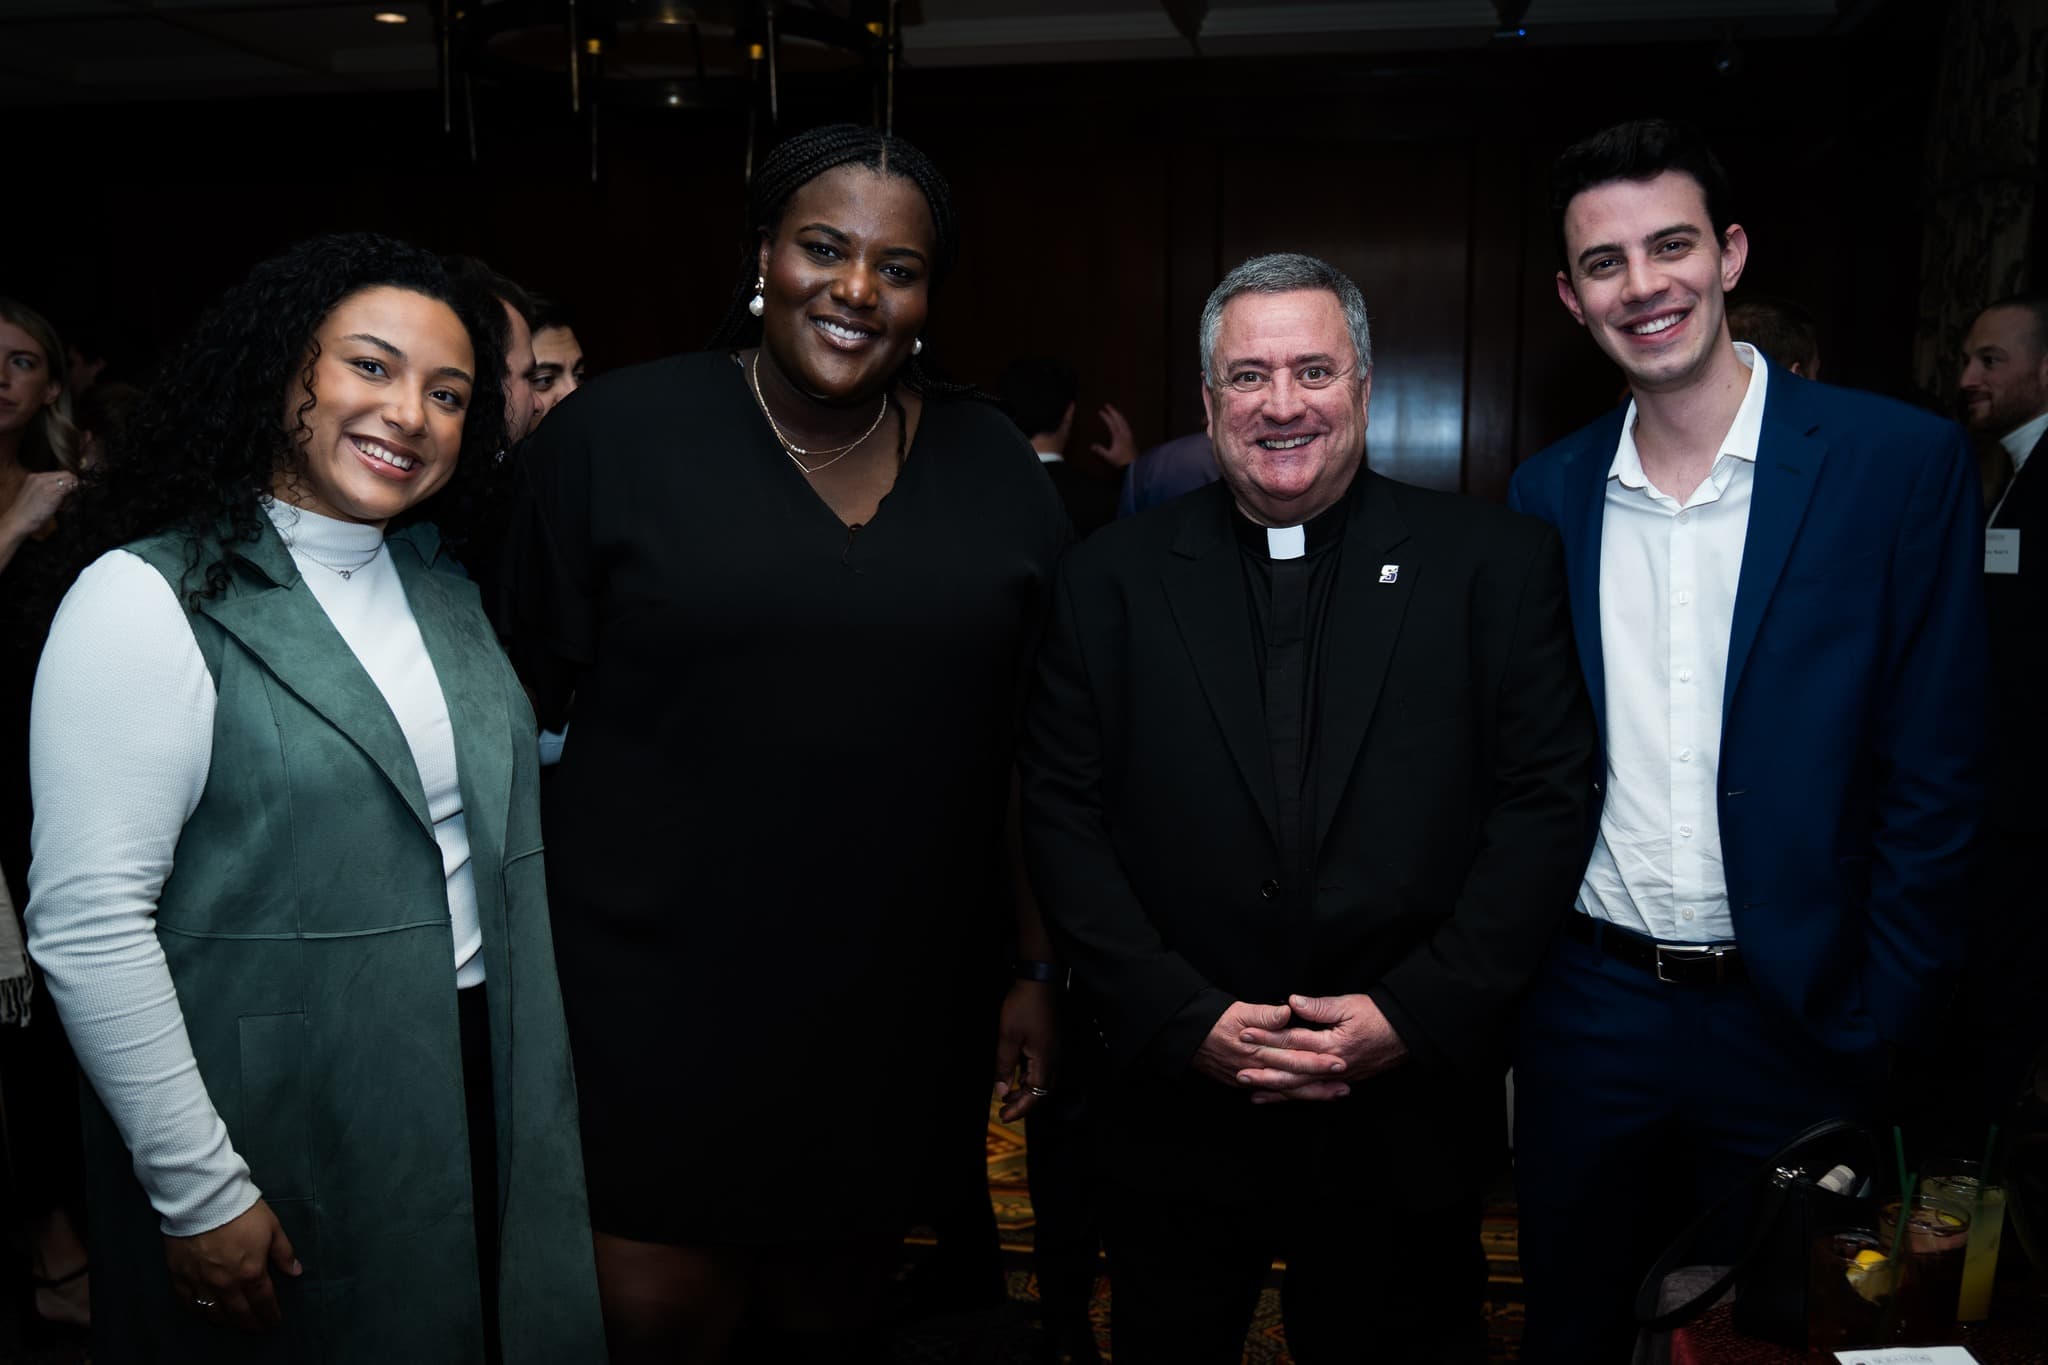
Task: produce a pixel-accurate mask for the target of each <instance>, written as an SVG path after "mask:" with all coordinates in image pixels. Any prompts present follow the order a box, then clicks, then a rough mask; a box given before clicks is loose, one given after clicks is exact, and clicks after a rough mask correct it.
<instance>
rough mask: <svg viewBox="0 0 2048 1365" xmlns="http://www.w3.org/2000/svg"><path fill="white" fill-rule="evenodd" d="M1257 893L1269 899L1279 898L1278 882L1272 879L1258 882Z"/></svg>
mask: <svg viewBox="0 0 2048 1365" xmlns="http://www.w3.org/2000/svg"><path fill="white" fill-rule="evenodd" d="M1259 894H1260V895H1261V896H1264V897H1265V898H1266V899H1267V900H1269V901H1270V900H1278V899H1279V898H1280V883H1278V882H1276V881H1272V880H1267V881H1263V882H1260V883H1259Z"/></svg>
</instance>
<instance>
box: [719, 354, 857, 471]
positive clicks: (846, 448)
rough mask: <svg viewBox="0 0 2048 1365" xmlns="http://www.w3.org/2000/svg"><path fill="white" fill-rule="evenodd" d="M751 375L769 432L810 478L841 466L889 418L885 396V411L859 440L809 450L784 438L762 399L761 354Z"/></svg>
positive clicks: (784, 452)
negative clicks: (806, 458)
mask: <svg viewBox="0 0 2048 1365" xmlns="http://www.w3.org/2000/svg"><path fill="white" fill-rule="evenodd" d="M747 374H748V377H749V378H750V379H752V380H753V383H754V401H755V402H756V403H759V404H760V405H761V415H762V416H763V417H766V418H767V419H768V430H770V431H772V432H774V433H775V441H776V444H777V445H780V446H781V447H782V453H783V454H785V455H787V456H789V462H790V463H791V464H793V465H795V466H796V467H797V468H798V469H801V470H803V472H804V473H805V474H806V475H810V474H816V473H817V472H818V471H819V470H821V469H828V468H830V467H831V466H833V465H835V464H838V463H839V462H840V461H841V460H843V459H845V458H846V457H847V456H848V455H851V454H852V453H853V451H854V448H855V447H856V446H858V445H860V444H861V443H862V442H863V441H865V440H867V438H868V437H870V436H872V435H874V434H875V433H876V432H877V431H879V430H880V429H881V426H882V419H883V418H884V417H887V416H888V415H889V395H888V394H886V393H884V394H883V395H882V406H881V409H880V410H879V411H877V412H876V413H875V420H874V421H872V422H870V423H868V429H867V430H866V431H863V432H862V433H861V434H860V435H859V436H857V437H855V438H854V439H853V440H851V441H849V442H847V443H846V444H845V445H843V446H833V447H831V448H830V449H828V450H805V449H804V448H803V447H802V446H800V445H798V444H797V443H796V442H794V441H792V440H790V439H789V438H788V437H787V436H784V435H783V434H782V427H781V426H780V425H779V424H778V423H777V422H776V420H775V414H774V413H772V412H770V411H768V400H767V399H766V398H764V397H762V396H761V353H760V352H759V351H756V352H754V364H753V367H752V368H751V369H749V370H748V372H747ZM799 455H830V456H831V457H832V458H831V459H829V460H826V461H824V462H823V463H821V464H813V465H807V464H805V463H804V462H803V461H802V460H799V459H798V458H797V456H799Z"/></svg>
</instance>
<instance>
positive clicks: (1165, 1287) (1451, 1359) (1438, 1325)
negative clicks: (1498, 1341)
mask: <svg viewBox="0 0 2048 1365" xmlns="http://www.w3.org/2000/svg"><path fill="white" fill-rule="evenodd" d="M1284 1165H1285V1162H1284V1159H1282V1160H1281V1161H1279V1162H1277V1163H1276V1166H1277V1167H1282V1168H1284ZM1385 1175H1386V1178H1388V1179H1400V1178H1402V1174H1401V1173H1400V1172H1392V1171H1390V1172H1386V1173H1385ZM1217 1178H1218V1179H1230V1180H1235V1181H1242V1182H1249V1183H1253V1184H1256V1183H1258V1182H1260V1181H1261V1180H1262V1179H1264V1180H1270V1181H1273V1182H1274V1183H1279V1182H1281V1181H1289V1182H1290V1183H1293V1184H1294V1185H1295V1190H1294V1192H1293V1193H1292V1195H1291V1197H1288V1198H1284V1199H1275V1200H1274V1201H1272V1202H1271V1203H1270V1204H1266V1205H1263V1206H1262V1207H1260V1208H1258V1209H1254V1210H1247V1209H1242V1208H1235V1207H1219V1206H1215V1205H1210V1204H1204V1203H1202V1202H1199V1201H1198V1200H1196V1199H1194V1198H1189V1197H1184V1196H1164V1195H1156V1194H1148V1193H1145V1192H1141V1191H1132V1190H1130V1189H1128V1188H1119V1187H1118V1186H1117V1185H1116V1183H1115V1182H1114V1181H1113V1180H1106V1181H1105V1182H1104V1184H1105V1190H1104V1205H1105V1208H1104V1213H1105V1218H1104V1240H1105V1241H1106V1243H1107V1244H1108V1248H1109V1284H1110V1337H1111V1353H1112V1355H1113V1356H1114V1357H1115V1359H1116V1362H1117V1365H1238V1362H1239V1361H1240V1360H1241V1359H1242V1356H1243V1352H1244V1344H1245V1333H1246V1330H1247V1328H1249V1327H1250V1325H1251V1319H1252V1313H1253V1310H1254V1309H1255V1308H1256V1307H1257V1306H1258V1299H1259V1290H1260V1289H1261V1287H1263V1286H1264V1284H1265V1283H1266V1277H1267V1274H1268V1273H1269V1271H1270V1270H1271V1267H1272V1263H1273V1260H1274V1258H1275V1257H1276V1256H1278V1257H1281V1258H1284V1259H1285V1260H1286V1262H1287V1271H1286V1275H1285V1278H1284V1279H1283V1281H1282V1284H1281V1289H1280V1296H1281V1313H1282V1318H1283V1321H1284V1326H1285V1330H1286V1335H1287V1349H1288V1351H1289V1353H1290V1354H1291V1355H1292V1356H1293V1358H1294V1359H1295V1360H1296V1361H1298V1362H1300V1365H1333V1363H1341V1365H1383V1363H1384V1365H1468V1362H1479V1361H1483V1360H1484V1359H1485V1358H1486V1331H1485V1323H1484V1320H1483V1319H1482V1317H1481V1315H1480V1304H1481V1302H1482V1300H1483V1299H1484V1297H1485V1292H1486V1258H1485V1254H1484V1253H1483V1251H1482V1250H1481V1248H1480V1245H1479V1201H1478V1199H1477V1198H1471V1199H1460V1200H1459V1201H1458V1202H1456V1203H1455V1204H1452V1205H1450V1206H1448V1207H1444V1208H1437V1209H1429V1210H1422V1211H1415V1210H1410V1209H1394V1208H1390V1207H1389V1206H1388V1203H1387V1201H1386V1199H1385V1198H1384V1196H1383V1194H1381V1195H1375V1194H1373V1193H1372V1192H1370V1191H1368V1192H1366V1193H1362V1194H1361V1193H1356V1192H1347V1193H1345V1194H1343V1195H1335V1196H1319V1195H1318V1194H1316V1193H1314V1192H1310V1191H1305V1190H1303V1189H1302V1188H1301V1182H1300V1179H1299V1173H1298V1172H1289V1171H1286V1170H1285V1169H1274V1170H1268V1171H1264V1172H1262V1171H1260V1170H1257V1169H1247V1170H1240V1171H1231V1172H1222V1171H1219V1172H1218V1173H1217Z"/></svg>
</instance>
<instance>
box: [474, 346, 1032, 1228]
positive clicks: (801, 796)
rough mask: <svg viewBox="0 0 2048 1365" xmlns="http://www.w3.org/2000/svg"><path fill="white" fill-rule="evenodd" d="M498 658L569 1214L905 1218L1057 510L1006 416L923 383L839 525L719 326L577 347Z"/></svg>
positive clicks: (533, 472)
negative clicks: (539, 847)
mask: <svg viewBox="0 0 2048 1365" xmlns="http://www.w3.org/2000/svg"><path fill="white" fill-rule="evenodd" d="M525 468H526V475H525V479H526V492H525V495H524V497H523V499H522V501H521V504H520V506H519V507H518V509H517V510H516V512H515V516H514V521H513V525H512V529H511V533H510V543H509V552H508V555H507V560H506V573H507V589H508V601H509V602H510V603H511V606H510V608H509V614H510V620H509V622H508V626H509V636H510V639H511V646H512V653H513V657H514V659H515V662H516V663H517V664H518V665H519V668H520V671H521V674H522V676H524V677H525V678H526V679H527V681H528V684H529V686H531V687H532V688H533V689H534V691H535V694H536V696H537V697H538V698H539V700H540V704H541V710H542V718H543V720H555V721H558V720H560V719H561V718H562V713H563V708H564V707H565V705H566V704H567V702H568V700H569V698H570V697H571V695H572V694H573V697H574V711H573V724H572V725H571V728H570V731H569V740H568V745H567V749H566V751H565V753H564V756H563V759H562V763H561V765H560V767H559V769H558V770H557V771H556V773H555V775H554V777H553V778H552V779H551V781H550V782H549V783H548V784H547V785H548V792H547V795H546V797H545V806H544V811H545V819H546V833H547V840H548V850H547V862H548V888H549V903H550V913H551V915H552V917H553V920H554V930H555V941H556V951H557V953H558V955H559V959H560V971H561V982H562V992H563V996H564V999H565V1003H566V1005H567V1008H568V1018H569V1029H570V1037H571V1042H572V1045H573V1047H574V1050H575V1059H576V1073H577V1084H578V1088H579V1091H580V1097H581V1105H582V1110H583V1139H584V1154H585V1161H586V1164H587V1166H588V1169H589V1181H590V1199H591V1211H592V1221H593V1223H594V1224H595V1226H596V1227H597V1228H598V1229H599V1230H600V1231H604V1232H608V1233H613V1234H616V1235H619V1236H624V1237H632V1238H638V1239H642V1240H648V1241H665V1242H678V1243H704V1244H715V1243H764V1242H781V1241H792V1240H828V1239H834V1240H836V1239H841V1238H848V1237H854V1236H869V1235H874V1234H877V1233H883V1234H886V1233H891V1232H895V1231H899V1230H900V1227H899V1226H897V1225H896V1222H895V1220H897V1219H900V1217H901V1216H902V1212H903V1205H902V1198H903V1190H904V1185H905V1182H906V1180H907V1178H908V1177H909V1175H910V1174H911V1173H912V1172H914V1171H915V1169H916V1168H917V1166H918V1165H919V1164H920V1163H921V1162H922V1161H923V1160H924V1158H925V1153H924V1150H923V1144H924V1141H925V1139H926V1138H927V1137H928V1135H929V1133H930V1132H931V1130H932V1128H933V1125H932V1123H931V1122H930V1121H929V1118H928V1115H929V1114H930V1112H931V1110H932V1106H933V1103H934V1100H935V1097H936V1094H937V1091H938V1088H939V1086H940V1085H941V1084H943V1082H944V1079H945V1077H944V1076H943V1074H942V1073H943V1071H944V1069H945V1066H946V1065H947V1062H948V1059H950V1058H952V1057H955V1056H957V1055H959V1054H960V1053H961V1050H962V1043H963V1039H965V1040H967V1042H968V1043H969V1044H970V1045H971V1044H972V1039H971V1036H970V1031H975V1030H978V1031H980V1032H981V1033H982V1034H983V1035H984V1036H985V1038H986V1042H985V1044H984V1045H983V1050H984V1051H985V1052H986V1054H987V1055H989V1056H990V1057H991V1058H992V1056H993V1045H994V1038H993V1034H992V1032H990V1031H989V1029H988V1021H987V1014H986V1010H985V1009H983V1010H977V1009H976V1007H975V1000H976V997H977V996H978V995H979V996H980V997H981V999H982V1000H984V1001H985V999H986V996H985V994H983V993H982V992H983V988H985V986H986V983H987V979H988V978H987V969H988V965H989V964H990V963H991V962H993V961H995V960H996V959H997V955H998V954H999V952H1000V943H1001V935H1002V930H1003V926H1004V921H1005V917H1006V915H1007V913H1008V910H1007V906H1008V902H1007V899H1006V897H1005V895H1004V894H1003V892H1002V890H1001V885H1000V883H1001V870H1002V865H1003V837H1002V830H1003V815H1004V809H1005V802H1006V799H1007V795H1008V790H1009V780H1010V765H1011V758H1012V751H1013V748H1014V740H1015V732H1016V716H1017V710H1018V706H1019V702H1020V693H1021V690H1022V686H1023V679H1024V677H1025V671H1026V669H1027V667H1028V665H1029V663H1030V657H1031V653H1032V649H1033V647H1034V644H1035V642H1036V638H1037V633H1038V630H1039V626H1040V622H1041V620H1042V618H1043V616H1044V614H1045V611H1046V607H1047V597H1048V593H1049V591H1050V583H1051V577H1052V570H1053V565H1054V561H1055V560H1056V558H1057V557H1058V555H1059V552H1060V550H1061V548H1062V546H1063V545H1064V544H1065V541H1066V538H1067V531H1066V521H1065V517H1064V515H1063V514H1062V513H1061V511H1060V509H1059V505H1058V502H1057V500H1056V498H1055V496H1054V494H1053V490H1052V488H1051V486H1050V484H1049V483H1048V482H1047V480H1046V479H1045V477H1044V475H1043V474H1042V473H1041V472H1040V470H1039V468H1038V462H1037V460H1036V458H1035V457H1034V456H1033V454H1032V452H1031V450H1030V448H1029V447H1028V446H1027V445H1026V444H1025V443H1024V441H1023V439H1022V438H1021V437H1020V436H1019V435H1018V434H1017V431H1016V429H1015V428H1014V427H1013V426H1011V425H1010V424H1009V423H1008V422H1007V421H1006V419H1005V418H1004V417H1003V416H1002V415H1001V414H1000V413H999V412H997V411H996V410H995V409H994V408H993V407H991V406H989V405H987V404H983V403H979V402H975V401H972V400H955V401H937V400H934V401H928V402H927V403H926V404H925V405H924V411H923V416H922V419H921V422H920V425H919V428H918V431H917V436H916V440H915V442H914V443H913V444H912V446H911V448H910V450H909V453H908V458H907V460H906V462H905V463H904V465H903V467H902V469H901V470H900V471H899V472H898V475H897V479H896V484H895V487H894V489H893V490H892V491H891V492H890V493H889V495H888V496H887V497H886V498H885V499H884V500H883V501H882V503H881V506H880V507H879V509H878V510H877V511H876V513H875V515H874V517H873V519H872V521H871V522H870V523H869V524H867V525H865V526H861V527H858V528H849V527H848V526H846V525H845V524H843V523H842V522H841V521H840V520H839V519H838V517H837V516H836V515H835V514H834V513H833V512H832V510H831V508H830V507H828V506H827V505H826V503H825V502H824V501H823V500H822V499H820V498H819V497H818V495H817V494H816V493H815V492H814V491H813V490H812V488H811V487H810V484H809V481H808V480H807V479H806V477H805V476H804V475H803V474H802V473H801V472H799V471H798V469H797V468H796V467H795V466H794V465H793V464H792V463H791V462H790V460H789V459H788V458H787V457H786V456H785V455H784V453H783V451H782V449H781V447H780V446H778V445H777V444H776V443H775V441H774V439H773V438H772V437H771V435H770V433H769V430H768V427H767V425H766V423H765V422H764V421H763V420H762V417H761V415H760V411H759V409H758V408H757V407H756V406H755V402H754V398H753V395H752V392H751V390H750V389H749V387H748V385H747V381H746V376H745V374H744V372H743V371H742V370H741V369H740V368H739V366H738V365H737V364H735V363H734V360H733V358H732V357H731V356H729V355H724V354H703V355H692V356H684V357H680V358H676V359H670V360H664V361H659V362H656V363H654V364H651V365H645V366H640V367H638V368H635V369H630V370H625V371H620V372H617V373H614V374H610V375H606V376H604V377H602V378H600V379H599V380H597V381H596V382H595V383H593V384H592V385H591V387H590V389H589V391H588V392H586V393H582V394H579V395H578V396H577V398H576V401H575V402H573V403H567V404H564V405H563V406H562V407H561V408H559V409H557V410H556V411H555V412H554V413H553V414H551V415H550V416H549V418H548V420H547V421H546V423H544V424H543V425H542V426H541V428H540V429H539V431H538V432H537V433H536V434H535V436H534V438H533V441H532V442H531V444H530V447H529V449H528V450H527V451H526V452H525Z"/></svg>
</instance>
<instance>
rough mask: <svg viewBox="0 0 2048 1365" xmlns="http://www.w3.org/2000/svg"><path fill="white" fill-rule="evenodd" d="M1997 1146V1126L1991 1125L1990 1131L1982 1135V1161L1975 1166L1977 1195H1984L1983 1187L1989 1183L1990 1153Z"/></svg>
mask: <svg viewBox="0 0 2048 1365" xmlns="http://www.w3.org/2000/svg"><path fill="white" fill-rule="evenodd" d="M1997 1146H1998V1125H1997V1124H1995V1123H1994V1124H1992V1125H1991V1131H1990V1132H1989V1133H1986V1134H1985V1135H1984V1160H1983V1161H1981V1162H1979V1163H1978V1165H1977V1193H1978V1194H1979V1195H1981V1194H1983V1193H1984V1187H1985V1186H1986V1185H1989V1184H1990V1183H1991V1153H1992V1150H1993V1149H1994V1148H1996V1147H1997Z"/></svg>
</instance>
